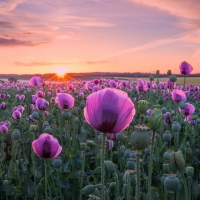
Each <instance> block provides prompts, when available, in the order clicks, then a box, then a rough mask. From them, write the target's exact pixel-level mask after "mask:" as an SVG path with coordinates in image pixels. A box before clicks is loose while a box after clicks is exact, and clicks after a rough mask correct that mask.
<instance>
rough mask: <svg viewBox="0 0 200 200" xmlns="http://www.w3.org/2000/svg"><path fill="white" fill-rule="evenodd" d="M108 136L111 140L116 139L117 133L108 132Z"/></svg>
mask: <svg viewBox="0 0 200 200" xmlns="http://www.w3.org/2000/svg"><path fill="white" fill-rule="evenodd" d="M107 137H108V139H109V140H115V139H116V134H114V133H108V135H107Z"/></svg>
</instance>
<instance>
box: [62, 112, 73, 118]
mask: <svg viewBox="0 0 200 200" xmlns="http://www.w3.org/2000/svg"><path fill="white" fill-rule="evenodd" d="M61 117H62V118H63V119H65V120H68V119H70V118H71V117H72V114H71V112H69V111H66V110H63V111H62V114H61Z"/></svg>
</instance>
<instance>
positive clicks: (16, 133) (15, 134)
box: [12, 129, 21, 140]
mask: <svg viewBox="0 0 200 200" xmlns="http://www.w3.org/2000/svg"><path fill="white" fill-rule="evenodd" d="M20 138H21V133H20V131H19V130H18V129H15V130H14V131H13V132H12V139H13V140H19V139H20Z"/></svg>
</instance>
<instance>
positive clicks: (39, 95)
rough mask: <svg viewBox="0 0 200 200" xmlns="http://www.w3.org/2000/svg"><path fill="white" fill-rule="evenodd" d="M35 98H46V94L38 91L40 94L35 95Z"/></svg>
mask: <svg viewBox="0 0 200 200" xmlns="http://www.w3.org/2000/svg"><path fill="white" fill-rule="evenodd" d="M35 96H36V97H37V98H44V96H45V93H44V92H42V91H38V92H37V93H36V94H35Z"/></svg>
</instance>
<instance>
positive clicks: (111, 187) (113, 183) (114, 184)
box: [109, 182, 116, 190]
mask: <svg viewBox="0 0 200 200" xmlns="http://www.w3.org/2000/svg"><path fill="white" fill-rule="evenodd" d="M115 187H116V182H112V183H110V185H109V189H110V190H114V189H115Z"/></svg>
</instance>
